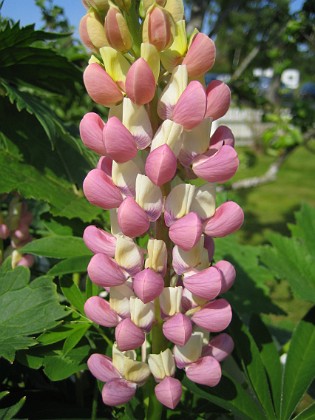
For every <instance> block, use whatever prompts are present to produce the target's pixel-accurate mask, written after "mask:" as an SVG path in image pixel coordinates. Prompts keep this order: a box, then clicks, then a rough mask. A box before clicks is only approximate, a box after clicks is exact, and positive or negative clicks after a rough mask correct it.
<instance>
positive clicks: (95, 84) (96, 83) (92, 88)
mask: <svg viewBox="0 0 315 420" xmlns="http://www.w3.org/2000/svg"><path fill="white" fill-rule="evenodd" d="M83 81H84V84H85V88H86V90H87V92H88V94H89V96H90V97H91V98H92V99H93V101H94V102H96V103H97V104H100V105H104V106H107V107H110V106H113V105H116V104H118V103H119V102H120V101H122V99H123V94H122V93H121V91H120V90H119V88H118V86H117V85H116V83H115V82H114V81H113V79H112V78H111V77H110V76H109V75H108V74H107V73H106V71H105V70H104V69H103V68H102V67H101V66H100V65H99V64H97V63H92V64H89V65H88V66H87V68H86V69H85V71H84V73H83Z"/></svg>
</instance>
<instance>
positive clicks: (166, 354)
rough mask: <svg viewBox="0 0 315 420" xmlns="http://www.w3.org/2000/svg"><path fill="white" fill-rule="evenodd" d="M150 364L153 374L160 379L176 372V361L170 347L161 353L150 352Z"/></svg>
mask: <svg viewBox="0 0 315 420" xmlns="http://www.w3.org/2000/svg"><path fill="white" fill-rule="evenodd" d="M148 364H149V367H150V370H151V373H152V375H153V376H154V377H155V378H156V379H158V380H162V379H164V378H165V376H173V375H174V374H175V368H176V367H175V361H174V356H173V354H172V352H171V350H170V349H166V350H164V351H162V352H161V353H160V354H150V355H149V358H148Z"/></svg>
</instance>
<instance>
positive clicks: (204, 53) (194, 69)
mask: <svg viewBox="0 0 315 420" xmlns="http://www.w3.org/2000/svg"><path fill="white" fill-rule="evenodd" d="M215 53H216V51H215V45H214V42H213V41H212V40H211V39H210V38H209V37H208V36H207V35H205V34H202V33H198V34H197V35H195V36H194V39H193V41H192V43H191V45H190V47H189V49H188V51H187V54H186V56H185V58H184V60H183V64H185V65H186V66H187V70H188V75H189V77H196V78H198V77H200V76H203V75H204V74H205V73H207V71H209V70H210V69H211V68H212V66H213V64H214V60H215Z"/></svg>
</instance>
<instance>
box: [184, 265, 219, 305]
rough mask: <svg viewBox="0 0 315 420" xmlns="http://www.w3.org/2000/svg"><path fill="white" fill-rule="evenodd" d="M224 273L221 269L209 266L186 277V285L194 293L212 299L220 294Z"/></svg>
mask: <svg viewBox="0 0 315 420" xmlns="http://www.w3.org/2000/svg"><path fill="white" fill-rule="evenodd" d="M221 281H222V275H221V272H220V270H217V269H216V268H215V267H209V268H206V269H205V270H202V271H199V272H197V273H196V274H194V275H192V276H189V277H185V278H184V286H185V287H186V288H187V289H188V290H189V291H190V292H191V293H193V294H194V295H196V296H198V297H200V298H202V299H206V300H210V299H214V298H215V297H217V296H218V294H219V293H220V290H221Z"/></svg>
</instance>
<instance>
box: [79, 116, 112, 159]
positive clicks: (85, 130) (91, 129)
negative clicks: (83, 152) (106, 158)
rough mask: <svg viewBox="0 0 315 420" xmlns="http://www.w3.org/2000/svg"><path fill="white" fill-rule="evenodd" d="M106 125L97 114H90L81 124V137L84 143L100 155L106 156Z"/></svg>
mask: <svg viewBox="0 0 315 420" xmlns="http://www.w3.org/2000/svg"><path fill="white" fill-rule="evenodd" d="M104 127H105V123H104V122H103V120H102V119H101V117H100V116H99V115H97V114H96V113H95V112H88V113H87V114H85V115H84V117H83V118H82V120H81V122H80V136H81V139H82V141H83V143H84V144H85V145H86V147H88V148H89V149H91V150H94V152H96V153H98V154H99V155H105V154H106V150H105V147H104V143H103V135H102V133H103V128H104Z"/></svg>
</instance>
